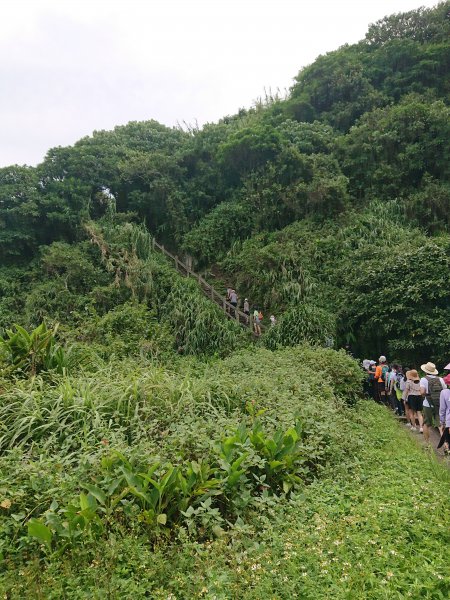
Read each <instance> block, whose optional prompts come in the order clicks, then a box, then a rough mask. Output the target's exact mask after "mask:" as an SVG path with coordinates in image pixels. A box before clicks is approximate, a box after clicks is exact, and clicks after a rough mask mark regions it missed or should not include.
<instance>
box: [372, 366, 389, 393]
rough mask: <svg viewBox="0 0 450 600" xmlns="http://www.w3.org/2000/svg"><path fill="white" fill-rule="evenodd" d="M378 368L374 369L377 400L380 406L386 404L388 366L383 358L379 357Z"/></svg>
mask: <svg viewBox="0 0 450 600" xmlns="http://www.w3.org/2000/svg"><path fill="white" fill-rule="evenodd" d="M378 363H379V364H378V366H377V368H376V369H375V380H376V382H377V391H378V399H379V402H380V403H381V404H386V390H387V387H388V374H389V366H388V364H387V359H386V357H385V356H380V358H379V359H378Z"/></svg>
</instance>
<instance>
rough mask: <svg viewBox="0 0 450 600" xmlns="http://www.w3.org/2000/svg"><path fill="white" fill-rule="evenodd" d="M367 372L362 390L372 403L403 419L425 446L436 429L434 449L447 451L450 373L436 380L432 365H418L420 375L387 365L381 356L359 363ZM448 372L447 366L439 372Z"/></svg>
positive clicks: (437, 375) (395, 365)
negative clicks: (436, 446) (437, 436)
mask: <svg viewBox="0 0 450 600" xmlns="http://www.w3.org/2000/svg"><path fill="white" fill-rule="evenodd" d="M362 365H363V368H364V369H365V371H366V373H367V378H366V381H365V390H366V392H367V394H368V395H369V396H371V397H372V398H373V399H374V400H375V401H376V402H379V403H380V404H384V405H386V406H389V407H391V408H392V410H393V411H394V412H395V413H396V414H397V415H399V416H401V417H406V420H407V426H408V427H410V428H411V430H412V431H417V430H418V431H419V433H423V436H424V439H425V441H426V442H427V443H429V441H430V431H431V429H432V428H433V427H435V428H437V429H438V430H439V433H440V435H441V439H440V441H439V445H438V448H440V447H441V446H444V451H445V452H446V453H448V452H449V444H450V389H449V387H448V386H450V373H448V374H447V375H446V376H444V377H439V371H438V370H437V368H436V365H435V364H434V363H432V362H427V363H425V364H423V365H421V367H420V370H421V371H422V373H423V375H422V376H421V375H419V373H418V372H417V370H416V369H410V368H409V367H402V366H400V365H398V364H396V363H393V364H392V365H389V364H388V361H387V359H386V357H385V356H380V357H379V359H378V363H377V362H376V361H375V360H369V359H365V360H363V362H362ZM443 370H444V371H450V363H449V364H448V365H446V366H445V367H444V369H443Z"/></svg>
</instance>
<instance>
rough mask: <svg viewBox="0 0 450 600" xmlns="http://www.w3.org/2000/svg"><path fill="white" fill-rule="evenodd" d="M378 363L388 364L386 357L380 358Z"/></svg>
mask: <svg viewBox="0 0 450 600" xmlns="http://www.w3.org/2000/svg"><path fill="white" fill-rule="evenodd" d="M378 362H380V363H384V362H386V357H385V356H380V358H379V359H378Z"/></svg>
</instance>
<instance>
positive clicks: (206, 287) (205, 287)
mask: <svg viewBox="0 0 450 600" xmlns="http://www.w3.org/2000/svg"><path fill="white" fill-rule="evenodd" d="M152 246H153V249H154V250H158V251H159V252H161V253H162V254H164V256H166V257H167V258H169V259H170V260H171V261H172V262H173V263H174V267H175V269H176V270H177V271H178V273H180V274H181V275H183V276H184V277H188V278H189V277H192V278H193V279H196V280H197V282H198V284H199V286H200V289H201V290H202V292H203V293H204V295H205V296H206V297H207V298H209V299H210V300H211V301H212V302H214V303H215V304H217V306H219V307H220V308H221V309H222V312H223V313H224V314H225V315H226V316H227V317H228V318H229V319H232V320H234V321H236V322H237V323H239V325H241V326H242V327H247V328H249V329H251V330H253V319H252V317H251V316H250V317H248V316H247V315H246V314H245V313H243V312H242V311H241V310H239V309H238V308H234V306H232V305H231V304H230V303H229V302H227V301H226V300H225V298H224V297H223V295H222V294H220V293H219V292H218V291H217V290H215V289H214V288H213V286H212V285H210V284H209V283H208V282H207V281H206V280H205V279H204V278H203V277H202V276H201V275H199V274H198V273H195V271H193V270H192V269H191V268H190V267H189V266H188V265H186V264H185V263H184V262H183V261H182V260H180V258H179V257H178V256H177V255H176V254H172V253H171V252H169V251H168V250H167V249H166V248H164V245H163V244H158V242H157V241H156V240H155V238H152ZM261 329H263V327H261Z"/></svg>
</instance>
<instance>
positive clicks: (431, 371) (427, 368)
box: [420, 362, 439, 375]
mask: <svg viewBox="0 0 450 600" xmlns="http://www.w3.org/2000/svg"><path fill="white" fill-rule="evenodd" d="M420 368H421V369H422V371H423V372H424V373H426V374H427V375H437V374H438V373H439V371H438V370H437V369H436V365H435V364H434V363H432V362H427V363H426V364H424V365H420Z"/></svg>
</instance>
